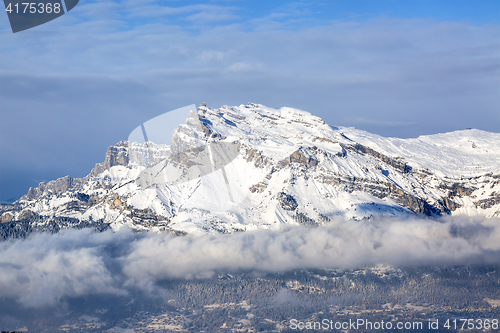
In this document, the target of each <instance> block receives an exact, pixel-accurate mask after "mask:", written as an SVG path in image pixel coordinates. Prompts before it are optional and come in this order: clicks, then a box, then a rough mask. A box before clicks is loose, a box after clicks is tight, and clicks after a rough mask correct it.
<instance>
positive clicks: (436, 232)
mask: <svg viewBox="0 0 500 333" xmlns="http://www.w3.org/2000/svg"><path fill="white" fill-rule="evenodd" d="M379 263H387V264H391V265H396V266H398V265H400V266H415V265H441V264H472V263H500V220H499V219H479V218H476V219H470V218H456V217H455V218H450V217H448V218H444V219H442V220H439V221H436V220H430V219H417V218H414V219H408V220H373V221H346V220H340V219H339V220H335V221H333V222H331V223H329V224H328V225H325V226H321V227H317V228H309V227H300V226H295V227H286V228H284V230H281V231H269V230H260V231H255V232H245V233H237V234H233V235H206V236H201V237H189V236H184V237H172V236H170V235H168V234H152V233H149V234H134V233H132V232H131V231H129V230H125V229H123V230H121V231H119V232H117V233H112V232H109V231H108V232H104V233H94V232H91V231H90V230H66V231H63V232H61V233H59V234H55V235H51V234H37V235H33V236H32V237H30V238H29V239H26V240H9V241H5V242H2V243H0V299H6V298H8V299H14V300H15V301H17V302H18V303H19V304H20V305H23V306H25V307H34V308H38V307H44V306H52V305H56V304H58V303H59V302H60V301H61V300H64V298H66V297H79V296H85V295H91V294H92V295H96V294H112V295H125V294H127V293H128V292H129V291H130V290H131V289H130V288H140V289H145V291H151V290H154V289H155V287H154V286H155V283H156V282H158V281H161V280H165V279H174V278H204V277H210V276H212V275H213V274H214V272H216V271H233V272H234V271H241V270H244V271H254V270H257V271H262V272H279V271H287V270H293V269H300V268H354V267H359V266H365V265H375V264H379Z"/></svg>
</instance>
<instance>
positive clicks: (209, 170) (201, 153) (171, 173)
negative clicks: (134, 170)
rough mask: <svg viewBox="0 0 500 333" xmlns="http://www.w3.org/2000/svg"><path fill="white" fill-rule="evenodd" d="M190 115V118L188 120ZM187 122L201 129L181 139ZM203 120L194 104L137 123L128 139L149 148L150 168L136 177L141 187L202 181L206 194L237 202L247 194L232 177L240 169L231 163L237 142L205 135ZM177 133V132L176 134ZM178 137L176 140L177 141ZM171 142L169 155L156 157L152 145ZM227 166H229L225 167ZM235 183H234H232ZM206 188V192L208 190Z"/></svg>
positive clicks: (236, 150)
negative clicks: (183, 127)
mask: <svg viewBox="0 0 500 333" xmlns="http://www.w3.org/2000/svg"><path fill="white" fill-rule="evenodd" d="M186 119H187V120H186ZM183 123H186V124H187V125H188V126H189V130H192V131H194V132H198V133H197V134H194V135H193V138H192V140H190V141H189V142H183V144H181V143H180V142H178V141H179V140H181V141H182V136H183V135H184V133H182V131H183V130H182V129H181V128H180V127H179V126H180V125H181V124H183ZM202 133H203V128H202V124H201V121H200V120H199V118H198V116H197V113H196V107H195V105H194V104H192V105H188V106H185V107H182V108H179V109H176V110H173V111H169V112H166V113H164V114H162V115H159V116H157V117H155V118H152V119H150V120H148V121H146V122H145V123H143V124H141V125H140V126H137V127H136V128H135V129H134V130H133V131H132V132H131V133H130V135H129V137H128V141H129V142H137V143H141V144H143V145H144V146H145V147H147V149H148V154H147V155H148V156H147V157H146V158H147V159H148V160H147V161H146V165H147V168H146V169H145V170H144V171H142V172H141V174H140V175H139V176H138V177H137V179H136V181H135V183H136V185H137V186H138V187H139V188H140V189H149V188H157V189H159V188H160V189H161V188H164V187H169V188H171V189H172V188H173V187H176V186H182V185H184V184H183V183H188V184H189V183H190V182H198V181H202V182H204V183H206V184H209V186H205V188H206V189H207V191H208V192H213V193H205V196H206V197H207V198H214V197H219V198H220V197H221V196H222V197H223V198H224V200H222V201H223V202H225V203H228V204H230V205H234V204H238V203H239V202H241V201H243V200H244V198H245V197H246V196H247V195H248V193H247V192H248V190H246V188H247V187H244V188H245V190H244V191H242V190H241V189H242V187H239V188H231V187H234V184H238V183H241V182H239V181H238V180H235V179H230V178H231V177H233V176H235V175H236V176H238V174H239V173H238V172H231V168H234V167H236V168H237V166H231V163H232V162H233V161H234V160H235V159H236V158H237V157H238V155H239V149H238V145H237V143H234V142H224V141H216V140H214V139H213V138H209V137H205V136H204V135H203V134H202ZM174 134H175V135H174ZM176 139H177V142H176ZM151 143H154V144H156V145H169V146H170V154H169V157H168V158H164V159H162V160H161V161H157V160H155V159H154V158H153V156H154V149H155V148H153V145H151ZM226 168H227V169H228V170H226ZM231 184H233V185H231ZM207 191H205V192H207Z"/></svg>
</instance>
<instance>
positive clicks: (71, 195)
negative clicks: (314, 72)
mask: <svg viewBox="0 0 500 333" xmlns="http://www.w3.org/2000/svg"><path fill="white" fill-rule="evenodd" d="M498 147H500V134H496V133H488V132H483V131H477V130H467V131H457V132H451V133H444V134H436V135H431V136H421V137H418V138H415V139H398V138H384V137H381V136H378V135H374V134H371V133H368V132H365V131H361V130H357V129H354V128H346V127H331V126H329V125H328V124H326V123H325V122H324V121H323V120H322V119H321V118H319V117H316V116H314V115H312V114H310V113H309V112H305V111H302V110H297V109H293V108H288V107H283V108H280V109H273V108H268V107H266V106H264V105H260V104H253V103H248V104H246V105H240V106H222V107H221V108H219V109H211V108H208V107H206V106H204V105H202V106H200V107H198V108H197V109H196V110H194V109H193V110H191V111H190V112H189V113H187V118H186V119H185V122H184V123H183V124H180V125H179V126H178V127H177V128H176V129H174V130H173V133H172V139H171V144H170V145H165V144H156V143H154V142H149V141H148V142H143V143H136V142H127V141H121V142H119V143H117V144H116V145H114V146H112V147H110V148H109V149H108V151H107V153H106V157H105V160H104V162H103V163H100V164H97V165H96V167H95V168H94V169H93V170H92V172H91V173H90V174H89V175H88V176H87V177H85V178H83V179H73V178H71V177H69V178H63V179H60V180H57V181H52V182H49V183H46V184H40V186H39V187H38V188H36V189H30V191H29V193H28V194H27V195H25V196H24V197H23V198H21V199H20V200H19V201H18V202H17V205H16V206H9V207H11V208H2V212H0V214H3V215H2V216H4V215H5V216H7V215H8V216H9V217H8V218H7V217H5V216H4V217H2V219H3V220H5V219H8V220H9V221H16V220H22V219H24V220H26V221H31V222H29V223H35V222H34V221H36V225H38V226H40V227H41V228H43V225H45V224H47V223H48V222H47V221H59V219H61V218H66V219H67V218H69V219H71V221H73V222H71V223H73V224H74V223H77V224H78V223H87V224H90V225H91V224H92V223H95V221H100V222H99V223H102V224H104V225H107V226H108V227H112V228H115V229H116V228H120V227H121V226H122V225H129V226H130V227H132V228H135V229H139V230H157V231H159V230H167V231H170V232H174V233H184V232H187V233H205V232H223V233H225V232H235V231H242V230H251V229H256V228H280V226H281V225H288V224H307V225H318V224H322V223H325V222H327V221H329V220H331V219H334V218H336V217H337V216H341V217H344V218H347V219H351V220H360V219H370V218H376V217H378V216H388V217H391V216H402V215H412V214H413V215H414V214H423V215H427V216H430V217H438V216H440V215H443V214H462V215H471V214H481V215H485V216H500V182H499V181H498V179H500V169H499V166H498V163H497V162H498V156H499V154H500V152H499V148H498ZM27 212H29V213H27ZM92 221H94V222H92ZM44 223H45V224H44ZM53 223H56V222H53ZM57 223H59V222H57ZM71 223H69V224H68V223H66V225H71Z"/></svg>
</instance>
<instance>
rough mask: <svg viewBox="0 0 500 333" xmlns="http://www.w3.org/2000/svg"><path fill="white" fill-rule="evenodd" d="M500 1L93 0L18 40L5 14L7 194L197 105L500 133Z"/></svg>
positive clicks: (1, 24)
mask: <svg viewBox="0 0 500 333" xmlns="http://www.w3.org/2000/svg"><path fill="white" fill-rule="evenodd" d="M499 23H500V1H481V0H479V1H460V0H455V1H438V0H436V1H428V0H420V1H410V0H405V1H377V0H371V1H347V0H345V1H302V2H301V1H296V2H291V1H205V2H200V1H180V0H179V1H152V0H145V1H132V0H129V1H110V0H102V1H85V0H81V1H80V4H79V5H78V6H77V7H75V8H74V9H73V10H72V11H71V12H70V13H68V14H66V15H64V16H62V17H61V18H59V19H56V20H54V21H52V22H49V23H47V24H44V25H42V26H39V27H36V28H33V29H30V30H27V31H24V32H20V33H16V34H12V32H11V31H10V27H9V23H8V20H7V15H6V14H1V13H0V201H2V200H3V201H5V200H9V199H12V198H17V197H19V196H21V195H22V194H24V193H25V192H26V191H27V190H28V188H29V187H30V186H36V185H37V184H38V182H40V181H49V180H52V179H55V178H58V177H62V176H65V175H70V176H73V177H83V176H85V175H86V174H88V172H89V171H90V170H91V169H92V167H93V166H94V164H95V163H98V162H101V161H102V160H103V159H104V154H105V152H106V148H107V147H108V146H109V145H112V144H114V143H116V142H118V141H120V140H125V139H126V138H127V137H128V134H129V133H130V131H131V130H132V129H134V128H135V127H136V126H137V125H138V124H140V123H142V122H144V121H146V120H148V119H150V118H153V117H155V116H157V115H159V114H161V113H164V112H166V111H169V110H173V109H176V108H179V107H182V106H185V105H189V104H193V103H195V104H199V103H201V102H206V103H207V105H208V106H209V107H220V106H222V105H240V104H245V103H247V102H254V103H261V104H265V105H267V106H271V107H282V106H290V107H296V108H300V109H304V110H307V111H309V112H311V113H313V114H315V115H318V116H320V117H322V118H323V119H325V121H327V122H328V123H329V124H331V125H340V126H354V127H357V128H361V129H364V130H367V131H370V132H373V133H377V134H380V135H384V136H397V137H416V136H418V135H425V134H433V133H439V132H447V131H453V130H458V129H463V128H466V127H473V128H479V129H482V130H487V131H494V132H498V131H499V129H500V112H499V111H500V110H499V109H500V71H499V69H500V29H499V28H500V26H499Z"/></svg>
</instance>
